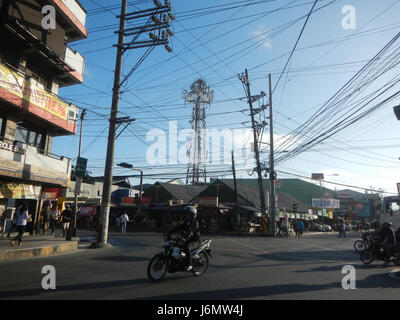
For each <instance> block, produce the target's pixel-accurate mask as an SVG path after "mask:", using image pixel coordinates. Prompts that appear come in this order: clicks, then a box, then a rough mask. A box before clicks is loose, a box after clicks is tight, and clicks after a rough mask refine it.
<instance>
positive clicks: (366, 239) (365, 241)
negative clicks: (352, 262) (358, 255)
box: [353, 232, 371, 252]
mask: <svg viewBox="0 0 400 320" xmlns="http://www.w3.org/2000/svg"><path fill="white" fill-rule="evenodd" d="M370 240H371V235H370V234H369V233H367V232H363V233H361V240H360V239H359V240H356V241H355V242H354V245H353V246H354V250H356V251H357V252H361V251H363V250H366V249H368V247H369V243H370Z"/></svg>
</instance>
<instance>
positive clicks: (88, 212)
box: [79, 207, 96, 216]
mask: <svg viewBox="0 0 400 320" xmlns="http://www.w3.org/2000/svg"><path fill="white" fill-rule="evenodd" d="M95 214H96V207H80V208H79V215H81V216H92V215H95Z"/></svg>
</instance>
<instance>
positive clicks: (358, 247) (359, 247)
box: [354, 240, 367, 252]
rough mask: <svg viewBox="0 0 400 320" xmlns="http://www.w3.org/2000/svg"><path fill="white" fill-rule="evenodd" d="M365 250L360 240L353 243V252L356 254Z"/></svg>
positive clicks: (363, 243)
mask: <svg viewBox="0 0 400 320" xmlns="http://www.w3.org/2000/svg"><path fill="white" fill-rule="evenodd" d="M365 249H367V248H366V245H365V242H364V241H362V240H357V241H356V242H354V250H356V251H357V252H361V251H363V250H365Z"/></svg>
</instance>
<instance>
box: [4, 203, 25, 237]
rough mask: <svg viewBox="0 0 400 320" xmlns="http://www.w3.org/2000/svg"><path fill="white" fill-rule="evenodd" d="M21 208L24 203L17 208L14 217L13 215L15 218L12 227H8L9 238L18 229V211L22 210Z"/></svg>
mask: <svg viewBox="0 0 400 320" xmlns="http://www.w3.org/2000/svg"><path fill="white" fill-rule="evenodd" d="M21 208H22V205H20V206H19V207H18V208H17V209H16V210H15V213H14V217H13V219H12V221H11V227H10V229H8V233H7V238H10V236H11V233H13V231H14V230H16V229H17V216H18V212H19V211H20V210H21ZM4 231H5V230H4Z"/></svg>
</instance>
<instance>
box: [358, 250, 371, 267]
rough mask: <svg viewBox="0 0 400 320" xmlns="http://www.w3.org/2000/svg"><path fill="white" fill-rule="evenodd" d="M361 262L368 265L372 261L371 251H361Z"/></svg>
mask: <svg viewBox="0 0 400 320" xmlns="http://www.w3.org/2000/svg"><path fill="white" fill-rule="evenodd" d="M360 259H361V262H362V263H364V264H370V263H371V262H372V261H374V254H373V252H372V251H371V250H363V251H361V254H360Z"/></svg>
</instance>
